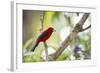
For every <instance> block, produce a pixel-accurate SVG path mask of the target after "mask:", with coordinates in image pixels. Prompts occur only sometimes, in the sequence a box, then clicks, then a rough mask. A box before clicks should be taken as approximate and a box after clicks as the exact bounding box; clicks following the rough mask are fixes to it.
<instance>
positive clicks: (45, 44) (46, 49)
mask: <svg viewBox="0 0 100 73" xmlns="http://www.w3.org/2000/svg"><path fill="white" fill-rule="evenodd" d="M44 14H45V13H44V12H42V13H41V15H40V24H41V28H40V32H41V33H42V32H43V23H44ZM43 43H44V47H45V54H46V61H48V60H49V58H48V46H47V43H46V42H43Z"/></svg>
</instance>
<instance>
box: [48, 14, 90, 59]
mask: <svg viewBox="0 0 100 73" xmlns="http://www.w3.org/2000/svg"><path fill="white" fill-rule="evenodd" d="M88 16H89V13H85V14H84V15H83V17H82V18H81V19H80V21H79V22H78V23H77V24H76V26H75V27H74V29H73V31H72V32H71V34H70V35H69V36H68V37H67V38H66V39H65V40H64V42H63V43H62V44H61V46H60V47H59V48H58V50H57V51H56V52H55V53H53V54H51V55H49V60H51V61H54V60H56V59H57V58H58V57H59V56H60V55H61V54H62V52H63V51H64V50H65V49H66V48H67V47H68V45H70V43H71V42H72V40H73V39H74V37H75V36H77V34H78V33H79V32H81V31H84V30H86V29H88V28H90V26H89V27H87V28H85V29H84V30H83V29H82V27H83V25H84V22H85V21H86V20H87V18H88Z"/></svg>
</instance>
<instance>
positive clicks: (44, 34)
mask: <svg viewBox="0 0 100 73" xmlns="http://www.w3.org/2000/svg"><path fill="white" fill-rule="evenodd" d="M53 32H54V28H52V27H49V28H48V29H47V30H45V31H44V32H42V34H41V35H40V36H39V37H38V39H37V40H36V44H35V46H34V47H33V48H32V50H31V51H34V50H35V48H36V47H37V46H38V44H39V43H40V42H46V40H48V39H49V38H50V36H51V34H52V33H53Z"/></svg>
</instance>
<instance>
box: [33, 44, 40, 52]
mask: <svg viewBox="0 0 100 73" xmlns="http://www.w3.org/2000/svg"><path fill="white" fill-rule="evenodd" d="M38 44H39V43H38V42H37V43H36V44H35V46H34V47H33V48H32V49H31V51H33V52H34V50H35V48H36V47H37V46H38Z"/></svg>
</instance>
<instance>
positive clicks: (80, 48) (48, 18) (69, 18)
mask: <svg viewBox="0 0 100 73" xmlns="http://www.w3.org/2000/svg"><path fill="white" fill-rule="evenodd" d="M42 13H44V19H43V30H45V29H47V28H48V27H51V26H52V27H53V28H54V29H55V30H56V32H54V33H53V34H52V36H51V37H50V39H49V40H47V45H48V52H49V54H52V53H54V52H55V51H56V50H57V49H58V48H59V47H60V46H61V43H62V42H63V41H64V40H65V38H66V37H68V35H69V34H70V33H71V31H72V30H73V28H74V26H75V25H76V23H77V22H78V21H79V20H80V19H81V17H82V16H83V14H84V13H79V12H57V11H36V10H23V48H22V50H23V62H25V63H27V62H29V63H30V62H44V61H45V51H44V48H45V47H44V45H43V43H40V44H39V45H38V47H36V50H35V51H34V52H29V51H30V50H31V49H32V47H33V46H34V45H35V42H36V39H37V37H38V36H39V35H40V29H41V27H42V26H41V20H40V18H41V14H42ZM89 24H91V16H89V17H88V19H87V20H86V22H85V24H84V27H87V26H88V25H89ZM87 59H91V29H88V30H86V31H84V32H81V33H79V34H78V35H77V37H75V38H74V40H73V41H72V43H71V44H70V45H69V46H68V47H66V49H65V50H64V52H63V53H62V54H61V55H60V57H59V58H58V59H57V60H58V61H67V60H70V61H71V60H87Z"/></svg>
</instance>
